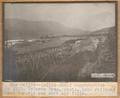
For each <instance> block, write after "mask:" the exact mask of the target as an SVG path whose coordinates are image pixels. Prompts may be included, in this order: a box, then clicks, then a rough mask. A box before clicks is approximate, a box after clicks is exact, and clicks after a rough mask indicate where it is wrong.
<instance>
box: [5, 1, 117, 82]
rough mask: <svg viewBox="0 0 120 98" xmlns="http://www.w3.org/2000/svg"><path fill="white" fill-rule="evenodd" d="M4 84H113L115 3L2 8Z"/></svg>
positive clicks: (10, 4)
mask: <svg viewBox="0 0 120 98" xmlns="http://www.w3.org/2000/svg"><path fill="white" fill-rule="evenodd" d="M3 11H4V14H3V41H4V42H3V50H4V51H3V52H4V53H3V54H4V58H3V81H4V82H116V81H117V23H116V3H115V2H110V3H109V2H106V3H105V2H104V3H100V2H99V3H95V2H93V3H90V2H88V3H84V2H82V3H54V2H53V3H52V2H51V3H4V6H3Z"/></svg>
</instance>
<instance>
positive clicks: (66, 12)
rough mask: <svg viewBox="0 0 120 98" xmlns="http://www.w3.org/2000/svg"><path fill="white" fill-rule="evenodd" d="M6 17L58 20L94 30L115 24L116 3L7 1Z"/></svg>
mask: <svg viewBox="0 0 120 98" xmlns="http://www.w3.org/2000/svg"><path fill="white" fill-rule="evenodd" d="M5 19H24V20H28V21H56V22H59V23H61V24H63V25H65V26H68V27H72V28H79V29H83V30H90V31H94V30H97V29H101V28H105V27H111V26H115V4H114V3H37V4H36V3H33V4H32V3H23V4H22V3H21V4H18V3H12V4H10V3H7V4H5Z"/></svg>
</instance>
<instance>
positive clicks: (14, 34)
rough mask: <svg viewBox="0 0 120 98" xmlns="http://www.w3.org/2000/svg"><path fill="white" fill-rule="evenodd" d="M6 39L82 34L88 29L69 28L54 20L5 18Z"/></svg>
mask: <svg viewBox="0 0 120 98" xmlns="http://www.w3.org/2000/svg"><path fill="white" fill-rule="evenodd" d="M4 25H5V28H4V32H5V39H9V40H11V39H31V38H40V37H41V36H60V35H80V34H83V33H86V32H87V31H84V30H81V29H76V28H69V27H66V26H64V25H62V24H60V23H57V22H54V21H38V22H37V21H26V20H18V19H5V24H4Z"/></svg>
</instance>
